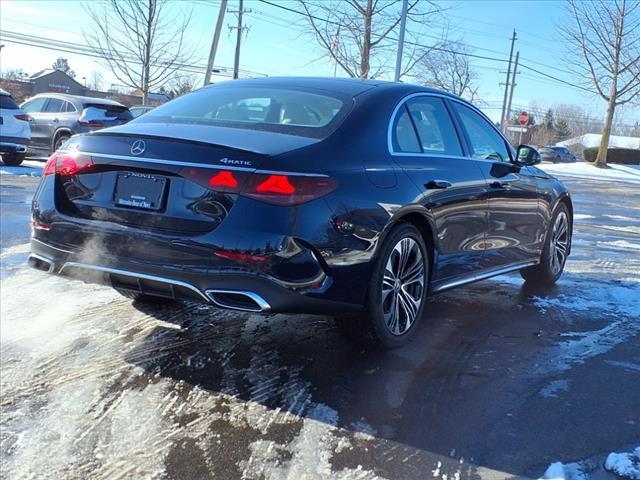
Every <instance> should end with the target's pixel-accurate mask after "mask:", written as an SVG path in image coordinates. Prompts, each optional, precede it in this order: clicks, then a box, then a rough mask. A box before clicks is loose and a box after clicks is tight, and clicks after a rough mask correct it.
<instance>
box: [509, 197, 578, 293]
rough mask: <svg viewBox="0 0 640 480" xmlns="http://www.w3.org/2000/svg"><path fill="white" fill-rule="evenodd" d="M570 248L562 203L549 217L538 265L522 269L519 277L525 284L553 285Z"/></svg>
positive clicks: (565, 212)
mask: <svg viewBox="0 0 640 480" xmlns="http://www.w3.org/2000/svg"><path fill="white" fill-rule="evenodd" d="M570 248H571V219H570V216H569V209H568V208H567V206H566V205H565V204H564V203H561V204H560V205H558V207H557V208H556V210H555V211H554V213H553V216H552V217H551V222H550V224H549V230H548V232H547V237H546V239H545V244H544V248H543V249H542V255H541V257H540V263H539V264H538V265H534V266H533V267H528V268H523V269H522V270H520V275H522V278H524V279H525V280H526V281H527V283H533V284H535V285H547V286H548V285H553V284H554V283H556V282H557V281H558V279H559V278H560V275H562V271H563V270H564V266H565V263H566V262H567V256H568V255H569V250H570Z"/></svg>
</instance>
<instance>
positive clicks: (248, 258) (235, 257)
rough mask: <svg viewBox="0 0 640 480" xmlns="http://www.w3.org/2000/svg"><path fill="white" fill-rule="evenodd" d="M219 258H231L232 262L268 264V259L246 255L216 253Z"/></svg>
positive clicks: (224, 252) (225, 252)
mask: <svg viewBox="0 0 640 480" xmlns="http://www.w3.org/2000/svg"><path fill="white" fill-rule="evenodd" d="M215 255H216V256H217V257H221V258H229V259H231V260H240V261H243V262H247V261H248V262H267V261H268V260H269V258H268V257H261V256H259V255H247V254H246V253H238V252H227V251H219V252H215Z"/></svg>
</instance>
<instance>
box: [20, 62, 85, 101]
mask: <svg viewBox="0 0 640 480" xmlns="http://www.w3.org/2000/svg"><path fill="white" fill-rule="evenodd" d="M29 83H31V85H32V93H31V94H32V95H35V94H37V93H44V92H57V93H68V94H69V95H87V91H88V89H87V87H85V86H84V85H82V84H81V83H79V82H77V81H76V80H75V79H74V78H73V77H71V76H69V75H67V74H66V73H64V72H63V71H61V70H54V69H53V68H47V69H44V70H40V71H39V72H37V73H34V74H33V75H31V76H30V77H29Z"/></svg>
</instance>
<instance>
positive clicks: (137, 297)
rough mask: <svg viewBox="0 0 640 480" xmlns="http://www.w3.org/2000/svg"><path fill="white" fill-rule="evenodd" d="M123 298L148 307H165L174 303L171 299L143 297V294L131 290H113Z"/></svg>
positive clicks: (152, 296)
mask: <svg viewBox="0 0 640 480" xmlns="http://www.w3.org/2000/svg"><path fill="white" fill-rule="evenodd" d="M114 290H115V291H116V292H118V293H119V294H120V295H122V296H123V297H126V298H129V299H131V300H133V301H134V302H140V303H146V304H148V305H166V304H168V303H175V302H176V300H174V299H173V298H165V297H156V296H155V295H145V294H144V293H138V292H133V291H131V290H124V289H121V288H114Z"/></svg>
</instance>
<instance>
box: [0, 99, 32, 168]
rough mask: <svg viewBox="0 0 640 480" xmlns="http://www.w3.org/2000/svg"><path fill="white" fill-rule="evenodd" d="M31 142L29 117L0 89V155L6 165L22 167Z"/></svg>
mask: <svg viewBox="0 0 640 480" xmlns="http://www.w3.org/2000/svg"><path fill="white" fill-rule="evenodd" d="M30 140H31V127H30V126H29V115H27V114H26V113H25V112H24V110H22V109H21V108H20V107H18V104H17V103H16V102H15V101H14V100H13V98H11V95H10V94H9V92H7V91H5V90H2V89H1V88H0V155H1V156H2V161H3V162H4V164H5V165H11V166H15V165H20V164H21V163H22V160H24V157H25V155H26V154H27V145H28V144H29V141H30Z"/></svg>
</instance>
